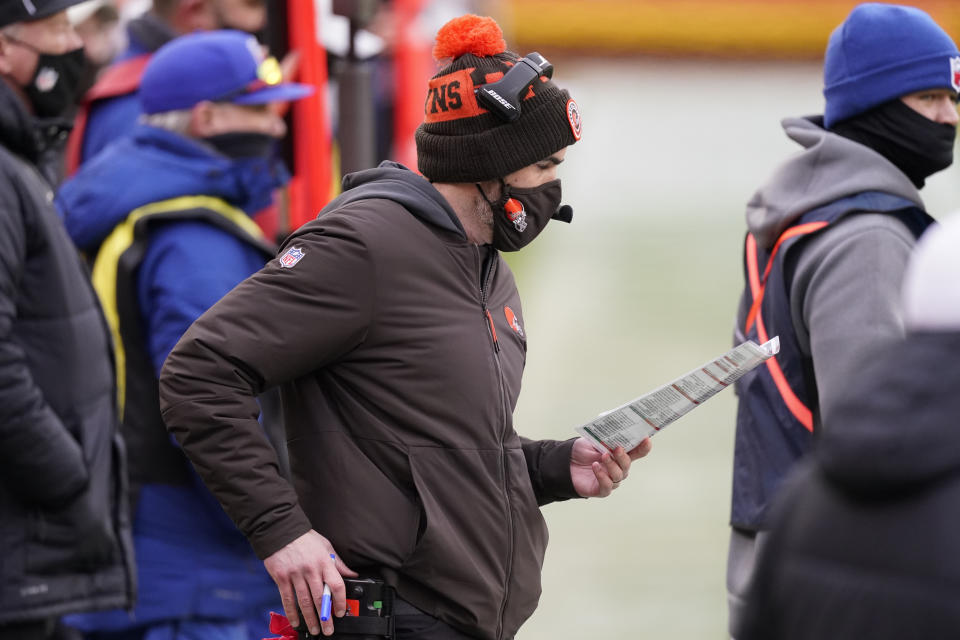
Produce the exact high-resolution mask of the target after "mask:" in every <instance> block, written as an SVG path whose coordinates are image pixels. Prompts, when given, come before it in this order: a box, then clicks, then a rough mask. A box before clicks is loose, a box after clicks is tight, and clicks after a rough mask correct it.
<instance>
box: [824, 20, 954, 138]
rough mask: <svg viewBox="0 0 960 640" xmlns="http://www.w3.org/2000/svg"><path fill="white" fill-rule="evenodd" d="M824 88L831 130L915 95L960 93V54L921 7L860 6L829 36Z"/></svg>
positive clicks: (827, 121) (825, 121)
mask: <svg viewBox="0 0 960 640" xmlns="http://www.w3.org/2000/svg"><path fill="white" fill-rule="evenodd" d="M823 84H824V88H823V95H824V97H825V98H826V99H827V106H826V111H825V113H824V126H826V127H827V128H828V129H829V128H830V127H832V126H833V125H834V124H836V123H837V122H840V121H841V120H846V119H847V118H851V117H853V116H855V115H859V114H861V113H863V112H865V111H868V110H870V109H872V108H873V107H876V106H879V105H881V104H883V103H884V102H888V101H890V100H893V99H894V98H899V97H900V96H904V95H907V94H909V93H913V92H914V91H924V90H926V89H953V90H954V91H960V51H957V45H956V44H954V42H953V40H951V39H950V36H948V35H947V33H946V32H945V31H944V30H943V29H941V28H940V26H939V25H937V23H936V22H934V21H933V18H931V17H930V16H929V15H927V13H925V12H923V11H921V10H920V9H916V8H914V7H904V6H899V5H891V4H879V3H867V4H861V5H859V6H857V7H856V8H855V9H854V10H853V11H851V12H850V15H849V16H847V19H846V20H844V21H843V23H842V24H841V25H840V26H839V27H837V28H836V29H834V31H833V33H832V34H830V42H829V43H828V44H827V53H826V59H825V60H824V66H823Z"/></svg>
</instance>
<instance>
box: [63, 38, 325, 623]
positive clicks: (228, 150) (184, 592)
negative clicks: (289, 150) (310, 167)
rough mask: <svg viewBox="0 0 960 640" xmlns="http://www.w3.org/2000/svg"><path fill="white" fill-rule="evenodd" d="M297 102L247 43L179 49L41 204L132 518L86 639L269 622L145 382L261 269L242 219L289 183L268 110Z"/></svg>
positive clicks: (251, 573) (170, 47)
mask: <svg viewBox="0 0 960 640" xmlns="http://www.w3.org/2000/svg"><path fill="white" fill-rule="evenodd" d="M311 92H312V88H311V87H308V86H305V85H297V84H284V83H282V82H281V73H280V70H279V65H278V63H277V62H276V60H275V59H273V58H264V55H263V53H262V49H261V47H260V46H259V44H258V43H257V41H256V39H255V38H254V37H253V36H251V35H249V34H246V33H242V32H239V31H213V32H205V33H198V34H193V35H189V36H184V37H183V38H179V39H177V40H175V41H173V42H171V43H169V44H167V45H165V46H164V47H162V48H161V49H160V50H159V51H158V52H157V54H156V55H155V56H154V57H153V59H152V60H151V61H150V64H149V65H148V66H147V68H146V70H145V72H144V76H143V84H142V88H141V92H140V99H141V110H142V113H143V115H142V117H141V124H139V125H138V126H137V127H136V129H135V130H134V133H133V134H132V135H131V136H130V137H129V138H127V139H125V140H123V141H119V142H118V143H117V144H115V145H112V146H111V147H110V148H109V149H108V150H106V151H105V152H104V153H103V154H100V155H99V156H98V157H97V158H96V159H94V160H93V161H92V162H90V163H88V164H86V165H84V166H83V167H82V169H81V170H80V171H79V172H78V173H77V174H76V176H74V177H73V178H72V179H70V180H68V181H67V182H66V183H64V185H63V187H62V188H61V190H60V192H59V193H58V195H57V197H56V204H57V207H58V209H59V211H60V214H61V215H62V217H63V220H64V224H65V225H66V228H67V231H68V233H69V234H70V236H71V238H72V239H73V241H74V242H75V244H76V245H77V246H78V248H79V249H80V250H81V251H83V252H84V253H85V254H86V256H87V258H88V260H90V261H91V262H92V265H93V266H92V272H93V279H94V286H95V287H96V289H97V293H98V294H99V295H100V298H101V303H102V304H103V306H104V309H105V313H106V316H107V320H108V322H109V324H110V328H111V331H112V333H113V339H114V346H115V349H116V366H117V369H118V371H117V379H118V386H119V401H120V407H121V412H122V418H123V435H124V439H125V442H126V446H127V449H128V451H129V456H130V484H131V489H132V491H131V494H132V495H131V498H132V501H133V504H134V509H135V511H134V514H135V515H134V543H135V550H136V555H137V570H138V576H139V584H140V596H139V599H138V602H137V605H136V608H135V609H134V610H133V612H132V615H131V614H130V613H128V612H126V611H120V610H114V611H110V612H105V613H101V614H91V615H82V616H74V617H72V618H70V620H69V621H68V622H69V623H70V624H71V625H73V626H75V627H77V628H79V629H81V630H82V631H84V632H87V633H88V634H89V636H88V637H90V638H110V639H114V640H120V639H123V640H127V639H130V640H133V639H138V640H139V639H143V640H159V639H161V638H162V639H164V640H179V639H184V640H186V639H188V638H189V639H193V638H203V640H221V639H222V640H246V639H247V638H254V639H257V640H259V638H262V637H264V635H267V623H268V615H267V610H268V609H275V610H279V608H280V603H279V597H278V594H277V591H276V587H275V586H274V584H273V582H272V580H271V579H270V577H269V576H268V575H267V573H266V571H265V570H264V568H263V565H262V563H260V561H259V560H258V559H257V557H256V556H255V555H254V553H253V551H252V549H251V548H250V545H249V544H248V543H247V541H246V540H245V538H244V537H243V536H242V535H241V534H240V533H239V532H238V531H237V530H236V528H235V527H234V525H233V524H232V523H231V522H230V520H229V519H228V518H227V516H226V515H225V514H224V513H223V511H222V510H221V508H220V507H219V505H218V504H217V502H216V501H215V500H214V499H213V497H212V496H211V495H210V494H209V492H208V491H207V490H206V489H205V488H204V487H203V485H202V483H201V482H200V481H199V479H198V478H197V476H196V475H195V473H194V471H193V469H192V467H190V465H189V463H188V462H187V460H186V458H185V457H184V456H183V455H182V453H181V452H180V450H179V449H178V448H177V447H176V446H175V444H174V443H173V442H172V440H171V439H170V438H169V436H168V435H167V433H166V430H165V429H164V426H163V423H162V421H161V419H160V413H159V405H158V399H157V375H158V373H159V371H160V369H161V366H162V365H163V361H164V359H165V358H166V356H167V354H168V352H169V351H170V350H171V349H172V348H173V346H174V344H176V342H177V340H179V338H180V336H181V335H182V334H183V333H184V332H185V331H186V330H187V328H188V327H189V326H190V324H192V323H193V321H194V320H195V319H196V318H197V317H198V316H200V314H201V313H203V312H204V311H205V310H206V309H208V308H209V307H210V306H212V305H213V304H214V303H215V302H216V301H217V300H219V299H220V298H221V297H222V296H223V295H224V294H226V293H227V292H228V291H229V290H230V289H232V288H233V287H234V286H235V285H236V284H237V283H239V282H240V281H242V280H244V279H245V278H247V277H248V276H249V275H251V274H252V273H254V272H255V271H257V270H259V269H260V268H261V267H262V266H263V265H264V263H265V262H266V261H267V260H268V259H269V258H271V257H273V255H274V250H273V247H272V246H271V245H270V244H269V243H267V242H266V241H264V239H263V237H262V234H261V233H260V231H259V228H258V227H257V226H256V224H255V223H253V221H252V220H251V219H250V217H249V216H250V214H252V213H254V212H256V211H259V210H260V209H262V208H263V207H264V206H265V205H267V204H269V203H270V201H271V199H272V197H273V192H274V190H275V188H276V187H278V186H280V185H282V184H283V183H284V182H285V181H286V180H287V178H288V177H289V174H288V173H287V172H286V170H285V169H284V167H283V166H282V164H281V163H280V162H279V161H278V160H276V159H275V157H274V147H275V143H276V140H277V139H278V138H280V137H282V136H283V135H284V134H285V133H286V127H285V125H284V123H283V121H282V119H281V118H280V117H279V116H277V115H276V113H275V112H274V111H273V110H272V109H271V108H270V103H272V102H276V101H289V100H295V99H299V98H301V97H304V96H306V95H308V94H309V93H311ZM264 421H265V423H266V419H264ZM265 426H266V425H265Z"/></svg>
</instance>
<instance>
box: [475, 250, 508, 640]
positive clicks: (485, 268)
mask: <svg viewBox="0 0 960 640" xmlns="http://www.w3.org/2000/svg"><path fill="white" fill-rule="evenodd" d="M479 251H480V250H479V248H478V249H477V253H478V257H480V271H481V278H480V283H481V284H480V306H481V308H482V310H483V314H484V316H485V317H486V321H487V326H488V327H489V329H490V339H491V340H492V341H493V360H494V362H495V363H496V365H497V381H498V383H499V387H500V424H501V430H500V477H501V481H502V487H503V498H504V505H505V511H506V513H505V515H506V522H507V527H508V528H507V534H508V541H509V544H508V546H507V571H506V574H505V575H504V577H503V600H502V601H501V602H500V612H499V614H498V615H497V638H500V637H501V635H502V634H503V615H504V613H505V611H506V608H507V599H508V597H509V589H510V575H511V574H512V573H513V516H512V515H511V514H512V513H513V509H512V508H511V505H510V492H509V490H508V487H507V455H506V451H505V450H504V446H503V442H504V440H505V439H506V437H507V409H506V392H505V391H504V388H503V366H502V365H501V363H500V341H499V340H498V339H497V329H496V327H495V326H494V324H493V315H492V314H491V313H490V309H488V308H487V293H488V292H489V285H490V282H491V280H493V276H494V273H496V264H497V263H496V259H495V253H494V250H492V249H491V250H488V252H487V255H486V257H485V258H484V257H482V256H479Z"/></svg>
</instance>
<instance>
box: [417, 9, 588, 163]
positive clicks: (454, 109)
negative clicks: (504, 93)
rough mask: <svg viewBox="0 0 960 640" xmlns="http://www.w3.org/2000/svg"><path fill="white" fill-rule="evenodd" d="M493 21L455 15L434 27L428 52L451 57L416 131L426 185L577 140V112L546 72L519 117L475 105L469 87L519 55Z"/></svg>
mask: <svg viewBox="0 0 960 640" xmlns="http://www.w3.org/2000/svg"><path fill="white" fill-rule="evenodd" d="M506 48H507V45H506V42H504V40H503V32H502V31H501V30H500V27H499V26H498V25H497V23H496V22H495V21H494V20H493V18H485V17H480V16H475V15H465V16H460V17H459V18H454V19H453V20H451V21H450V22H448V23H447V24H445V25H444V26H443V27H441V29H440V31H439V32H437V42H436V46H434V48H433V57H434V58H435V59H436V60H437V62H438V63H440V64H443V63H444V62H446V61H449V63H448V64H447V66H445V67H443V68H442V69H441V70H440V72H439V73H437V75H435V76H434V77H433V78H431V80H430V84H429V86H428V89H427V97H426V101H425V103H424V120H423V124H421V125H420V126H419V127H418V128H417V134H416V142H417V168H418V169H419V170H420V173H422V174H423V175H424V176H425V177H426V178H427V179H429V180H431V181H432V182H483V181H486V180H492V179H495V178H500V177H503V176H505V175H507V174H509V173H513V172H514V171H516V170H518V169H522V168H523V167H525V166H527V165H530V164H533V163H535V162H538V161H540V160H543V159H544V158H547V157H549V156H550V155H551V154H553V153H556V152H557V151H559V150H560V149H563V148H564V147H567V146H569V145H571V144H573V143H575V142H576V141H577V140H579V139H580V131H581V124H580V112H579V110H578V108H577V103H576V102H574V101H573V100H572V99H571V98H570V94H569V93H568V92H567V91H566V90H564V89H560V88H559V87H557V85H555V84H554V83H553V82H552V81H550V80H549V79H548V78H547V77H546V76H540V77H539V78H536V79H534V80H532V81H531V83H530V85H529V90H527V92H526V94H525V95H524V96H523V98H522V100H520V115H519V117H518V118H516V119H515V120H513V121H506V120H504V119H502V118H501V117H499V116H498V115H496V114H494V113H491V112H490V111H488V110H486V109H485V108H483V107H482V106H480V104H479V103H478V102H477V97H476V95H475V89H476V88H478V87H480V86H483V85H485V84H489V83H492V82H496V81H497V80H499V79H501V78H502V77H503V76H504V74H506V73H507V72H508V71H509V70H510V69H511V68H512V67H513V66H514V65H515V64H516V63H517V61H518V60H519V56H518V55H517V54H515V53H512V52H510V51H507V50H506Z"/></svg>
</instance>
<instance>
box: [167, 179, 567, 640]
mask: <svg viewBox="0 0 960 640" xmlns="http://www.w3.org/2000/svg"><path fill="white" fill-rule="evenodd" d="M346 186H347V190H346V192H345V193H344V194H343V195H342V196H341V197H340V198H338V199H337V200H335V201H334V202H333V203H331V205H329V206H328V207H327V208H326V209H325V210H324V212H322V213H321V215H320V216H319V217H318V219H317V220H315V221H313V222H311V223H309V224H307V225H305V226H304V227H302V228H301V229H300V230H299V231H297V232H296V233H295V234H294V235H293V236H292V237H291V238H290V239H289V240H288V241H287V242H286V244H285V246H284V247H283V248H282V249H281V251H280V258H278V259H277V260H272V261H271V262H270V263H269V264H268V265H267V266H266V267H265V268H264V269H263V270H262V271H260V272H259V273H257V274H255V275H254V276H252V277H251V278H249V279H248V280H246V281H245V282H243V283H241V284H240V285H239V286H238V287H237V288H236V289H234V290H233V291H232V292H231V293H229V294H228V295H227V296H226V297H225V298H224V299H223V300H221V301H220V302H219V303H218V304H216V305H215V306H214V307H213V308H212V309H210V311H208V312H207V313H206V314H204V315H203V316H202V317H201V318H200V319H199V320H197V322H196V323H195V324H194V325H193V326H192V327H191V329H190V330H189V331H188V332H187V333H186V334H185V335H184V337H183V339H182V340H181V341H180V343H179V344H178V345H177V347H176V348H175V349H174V351H173V352H172V353H171V355H170V357H169V359H168V360H167V362H166V364H165V366H164V369H163V373H162V375H161V379H160V391H161V404H162V408H163V416H164V419H165V421H166V423H167V426H168V427H169V428H170V430H171V431H172V432H173V433H174V434H175V435H176V437H177V439H178V440H179V441H180V443H181V445H182V446H183V449H184V451H185V452H186V453H187V455H188V456H189V457H190V458H191V460H192V461H193V463H194V465H195V466H196V467H197V469H198V471H199V472H200V473H201V475H202V476H203V478H204V480H205V482H206V483H207V484H208V486H209V487H210V488H211V490H212V491H213V493H214V494H215V495H217V497H218V498H219V499H220V501H221V503H222V504H223V506H224V508H225V509H226V510H227V512H228V513H229V514H230V516H231V517H232V518H233V519H234V521H235V522H236V523H237V526H238V527H239V528H240V529H241V530H242V531H243V532H244V533H245V534H246V535H247V536H248V538H249V539H250V541H251V543H252V544H253V546H254V548H255V549H256V551H257V553H258V554H259V555H260V557H262V558H263V557H266V556H268V555H270V554H272V553H273V552H275V551H277V550H278V549H280V548H281V547H283V546H284V545H286V544H287V543H289V542H291V541H292V540H294V539H295V538H297V537H298V536H300V535H302V534H303V533H305V532H307V531H308V530H309V529H310V528H313V529H315V530H317V531H318V532H320V533H321V534H322V535H324V536H326V537H327V538H329V539H330V540H331V542H332V544H333V545H334V548H335V549H336V550H337V553H339V554H340V555H341V557H342V558H343V560H344V561H345V562H346V563H347V564H348V565H350V566H351V567H352V568H354V569H361V570H362V569H364V568H368V569H369V570H375V571H377V572H379V573H380V574H381V575H383V576H384V577H385V578H386V579H387V581H388V582H390V583H391V584H393V585H394V586H395V587H396V588H397V591H398V594H399V595H400V597H402V598H404V599H405V600H408V601H409V602H411V603H413V604H414V605H416V606H417V607H419V608H421V609H423V610H425V611H427V612H429V613H431V614H433V615H435V616H437V617H439V618H440V619H442V620H444V621H446V622H448V623H450V624H452V625H454V626H456V627H458V628H460V629H462V630H464V631H466V632H468V633H470V634H472V635H476V636H477V637H480V638H490V639H500V638H510V637H512V636H513V635H514V633H516V631H517V629H518V628H519V627H520V625H521V624H522V623H523V621H524V620H526V619H527V618H528V617H529V616H530V614H531V613H532V612H533V610H534V609H535V607H536V604H537V600H538V598H539V595H540V570H541V564H542V561H543V555H544V551H545V548H546V543H547V531H546V526H545V524H544V521H543V518H542V517H541V515H540V511H539V507H538V505H541V504H545V503H547V502H551V501H554V500H561V499H566V498H571V497H575V495H576V494H575V492H574V490H573V486H572V483H571V479H570V471H569V463H570V452H571V447H572V441H567V442H565V443H562V442H554V441H538V442H533V441H528V440H524V439H521V438H520V437H519V436H518V435H517V433H516V432H515V431H514V429H513V423H512V413H513V409H514V407H515V405H516V401H517V396H518V394H519V392H520V379H521V375H522V372H523V367H524V362H525V359H526V334H525V329H524V326H523V314H522V310H521V308H520V299H519V296H518V293H517V289H516V285H515V283H514V279H513V275H512V274H511V272H510V269H509V267H508V266H507V264H506V263H505V262H504V261H503V260H502V258H501V257H500V256H499V254H497V252H496V251H494V250H493V249H490V248H488V247H478V246H477V245H474V244H471V243H469V242H468V241H467V240H466V237H465V235H464V232H463V229H462V227H461V226H460V224H459V221H458V220H457V218H456V215H455V214H454V213H453V211H452V210H451V209H450V208H449V206H448V205H447V204H446V201H445V200H444V199H443V197H442V196H441V195H440V194H439V192H437V191H436V189H434V188H433V186H432V185H430V184H429V183H428V182H427V181H426V180H424V179H423V178H421V177H419V176H417V175H415V174H414V173H412V172H410V171H408V170H406V169H404V168H402V167H400V166H399V165H393V164H385V165H384V166H381V168H378V169H372V170H369V171H364V172H361V173H359V174H353V175H352V176H349V177H348V179H347V181H346ZM282 262H286V263H287V264H288V265H289V266H282ZM276 385H281V392H282V396H283V406H284V416H285V423H286V432H287V444H288V449H289V452H290V464H291V470H292V473H293V478H294V486H292V487H291V486H290V485H289V484H288V483H287V482H286V481H284V480H283V479H282V478H281V476H280V474H279V473H278V471H277V463H276V458H275V456H274V454H273V452H272V451H271V449H270V447H269V444H268V443H267V441H266V440H265V439H264V437H263V435H262V430H261V429H260V428H259V426H258V425H257V413H258V410H257V404H256V401H255V396H256V394H258V393H260V392H262V391H263V390H264V389H267V388H269V387H272V386H276Z"/></svg>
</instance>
